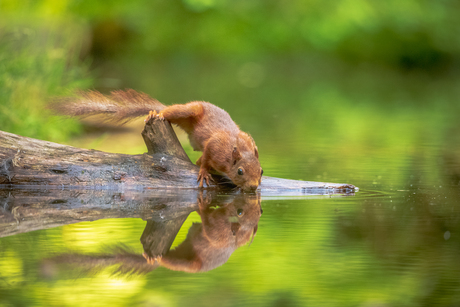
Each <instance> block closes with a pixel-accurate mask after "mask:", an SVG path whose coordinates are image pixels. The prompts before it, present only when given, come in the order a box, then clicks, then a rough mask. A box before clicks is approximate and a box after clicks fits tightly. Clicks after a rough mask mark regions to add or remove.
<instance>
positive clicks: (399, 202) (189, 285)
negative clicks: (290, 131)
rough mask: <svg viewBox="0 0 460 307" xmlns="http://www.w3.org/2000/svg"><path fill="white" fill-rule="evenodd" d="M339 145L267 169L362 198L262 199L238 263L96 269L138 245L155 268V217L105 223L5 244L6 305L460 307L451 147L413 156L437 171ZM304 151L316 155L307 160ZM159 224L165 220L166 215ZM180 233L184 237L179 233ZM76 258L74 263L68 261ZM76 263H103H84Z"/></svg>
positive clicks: (2, 283) (0, 264)
mask: <svg viewBox="0 0 460 307" xmlns="http://www.w3.org/2000/svg"><path fill="white" fill-rule="evenodd" d="M261 143H262V145H259V146H261V147H262V148H264V147H265V146H266V145H265V144H264V143H263V141H262V142H261ZM333 145H334V146H335V145H336V144H333ZM334 146H327V144H326V145H323V146H318V147H314V148H313V149H312V147H310V146H308V147H306V146H305V147H302V146H299V145H297V147H298V148H297V149H296V151H295V152H290V154H291V156H293V158H289V160H288V159H287V158H285V157H284V156H283V155H282V154H280V153H279V152H278V149H274V150H272V151H271V152H270V153H269V156H270V155H271V156H276V157H280V161H281V162H280V164H279V165H278V166H276V165H275V164H270V163H267V164H268V165H267V167H265V169H266V173H267V174H268V175H272V174H274V175H276V176H278V177H286V178H295V179H298V177H300V176H299V174H303V175H305V174H306V173H307V172H306V170H310V172H309V176H311V175H313V176H318V177H317V178H315V179H317V180H324V181H335V179H337V180H339V181H340V182H343V181H344V179H348V181H347V183H352V184H356V185H357V186H359V187H360V191H359V192H358V193H356V195H351V196H341V195H329V196H319V195H312V196H303V197H282V196H279V197H276V196H273V195H269V196H266V195H264V194H263V193H262V195H260V198H261V207H262V209H263V214H262V215H261V216H260V219H259V216H253V217H252V218H253V219H254V220H253V221H252V223H256V224H258V230H257V234H256V236H255V238H254V240H253V242H252V244H251V245H250V246H249V244H248V243H249V240H247V239H245V240H246V241H245V242H246V244H243V245H242V246H241V247H239V248H230V250H231V251H230V254H231V255H230V257H229V258H228V261H221V262H223V265H221V266H218V267H217V268H215V269H213V270H209V271H207V272H201V273H196V274H192V273H186V272H182V271H174V270H170V269H167V268H165V267H158V268H156V269H155V270H152V271H149V270H151V269H145V266H142V268H144V269H140V272H138V273H136V274H132V273H131V274H124V273H123V272H122V273H116V271H117V268H118V267H117V266H116V265H110V263H108V262H105V264H103V265H101V266H95V265H92V264H91V263H95V262H97V261H96V260H94V259H97V257H100V255H101V254H105V255H112V256H111V257H113V255H115V254H116V253H117V252H115V251H113V246H119V247H120V246H122V247H123V248H126V249H128V250H129V252H130V253H131V254H132V255H133V256H132V257H134V258H135V259H136V261H143V260H144V258H143V257H142V253H143V252H144V250H145V246H144V247H143V243H142V242H140V241H141V240H140V239H141V236H142V234H143V232H144V228H145V227H146V221H144V220H142V219H141V218H108V219H99V220H97V221H94V222H81V223H76V224H70V225H65V226H59V227H54V228H50V229H42V230H37V231H31V232H25V233H20V234H16V235H11V236H6V237H3V238H1V239H0V253H1V257H0V259H1V260H0V272H1V273H0V276H1V278H0V297H1V299H0V302H1V304H2V305H4V306H10V305H37V306H40V305H51V306H53V305H55V306H72V305H77V306H80V305H82V304H84V305H88V306H92V305H94V306H96V305H97V306H101V305H130V306H131V305H139V306H183V305H197V306H203V305H204V306H214V305H223V306H245V305H248V306H249V305H251V306H252V305H257V306H305V305H313V306H455V305H457V304H459V303H460V293H459V292H460V291H459V289H460V284H459V283H460V280H459V276H460V265H459V263H458V254H459V249H460V248H459V247H460V244H459V236H458V233H459V226H458V225H459V223H458V222H459V218H460V212H459V207H458V200H459V190H458V182H457V181H456V180H457V179H456V178H457V177H455V173H454V170H455V167H458V165H454V164H449V166H450V167H449V168H448V169H447V170H446V169H443V168H442V167H439V165H442V161H443V159H444V158H443V156H440V155H439V152H440V150H439V147H433V146H428V145H426V146H421V147H418V148H416V149H417V150H414V151H413V155H414V156H417V157H418V156H423V157H425V159H426V160H425V161H434V163H435V165H430V163H426V162H425V163H423V162H420V161H417V160H416V158H415V157H414V156H412V154H409V155H407V156H406V157H402V156H397V155H396V156H391V155H389V154H388V153H387V154H385V153H379V154H377V155H376V156H374V157H372V160H373V161H379V162H377V163H375V162H372V163H370V162H368V161H360V160H359V159H356V160H355V161H354V163H353V164H347V163H346V165H343V164H341V163H342V162H344V158H343V156H338V155H336V153H335V152H334ZM292 147H295V146H294V145H292ZM302 152H307V153H308V154H306V155H305V156H308V157H310V158H307V159H305V158H303V157H302V154H301V153H302ZM345 154H346V153H345ZM297 156H298V157H297ZM361 157H363V156H361ZM444 157H445V156H444ZM321 161H323V162H321ZM318 163H319V164H320V165H317V164H318ZM321 163H322V164H321ZM295 169H298V170H297V171H295ZM424 169H435V170H438V172H436V173H435V174H432V173H428V172H425V171H423V170H424ZM286 170H288V171H286ZM315 170H326V171H323V172H320V171H317V172H316V173H315V172H314V171H315ZM305 176H306V175H305ZM296 177H297V178H296ZM433 178H434V179H435V180H433ZM302 179H309V178H308V177H305V178H302ZM145 196H146V195H144V197H145ZM210 197H211V199H212V202H214V204H216V205H220V206H222V207H225V206H227V207H228V206H229V204H231V205H232V202H234V203H235V205H234V206H235V208H236V207H237V206H242V204H243V205H244V204H246V205H247V206H249V207H251V206H252V207H254V208H257V206H258V200H257V197H256V196H251V197H252V198H249V200H247V199H246V198H241V196H228V195H227V196H219V195H210ZM239 197H240V198H239ZM192 198H193V199H194V198H195V196H192ZM3 200H5V197H3ZM251 202H252V204H251ZM197 203H198V201H197V202H195V203H194V204H191V207H190V210H189V211H190V212H186V213H184V214H185V216H186V217H187V218H186V220H185V222H183V225H182V227H181V228H180V230H179V231H178V234H177V237H176V238H175V240H174V242H173V243H172V247H173V248H174V247H177V246H179V245H180V244H181V242H183V241H184V240H185V238H186V235H187V233H188V231H189V229H190V227H192V225H193V223H200V222H201V218H200V215H199V214H198V213H197V212H196V211H194V210H196V209H198V207H197ZM248 204H249V205H248ZM30 206H31V207H33V206H34V204H33V203H32V204H30ZM157 209H158V208H157ZM142 210H144V211H145V212H147V211H148V210H147V209H146V208H143V209H142ZM142 210H140V213H139V214H140V215H141V217H142V214H143V213H142V212H144V211H142ZM214 210H216V209H214ZM245 210H246V209H245ZM245 212H246V211H245ZM248 212H249V211H248ZM187 214H188V215H187ZM233 216H235V214H233ZM145 217H146V216H144V219H145ZM149 217H150V218H153V219H154V220H155V221H157V223H161V221H162V218H161V214H160V215H155V214H153V216H149ZM166 219H168V217H166ZM184 219H185V217H184ZM182 221H183V220H182ZM182 221H179V222H178V223H179V226H180V224H181V223H182ZM19 223H21V221H20V220H19ZM249 224H250V223H249ZM251 225H253V224H251ZM175 227H176V228H175ZM228 227H230V226H228ZM249 228H251V227H249ZM249 228H248V229H249ZM172 229H173V231H172V232H174V231H177V229H178V228H177V225H176V226H174V227H172ZM247 232H248V234H249V233H252V228H251V231H249V230H247ZM227 234H228V233H227ZM172 238H174V236H173V237H172ZM248 238H249V237H248ZM243 241H244V240H243ZM243 243H244V242H243ZM69 253H70V254H71V255H74V256H69V257H68V258H65V260H61V261H60V262H59V261H57V260H56V259H58V258H59V255H61V256H62V254H69ZM75 255H79V256H82V255H86V256H89V257H90V258H91V257H92V258H91V259H92V260H88V259H86V260H84V261H79V260H78V259H79V258H78V257H79V256H75ZM53 257H54V258H53ZM56 257H57V258H56ZM72 257H73V258H72ZM224 258H225V257H224ZM53 259H54V260H53ZM224 260H226V259H224ZM144 261H145V260H144ZM88 263H89V265H88ZM176 269H177V268H176Z"/></svg>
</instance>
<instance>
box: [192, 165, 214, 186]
mask: <svg viewBox="0 0 460 307" xmlns="http://www.w3.org/2000/svg"><path fill="white" fill-rule="evenodd" d="M203 181H206V184H207V186H208V187H209V181H211V182H212V181H213V180H212V177H211V174H209V173H208V171H207V170H205V169H200V172H199V173H198V179H197V180H196V182H200V185H199V186H200V188H202V187H203Z"/></svg>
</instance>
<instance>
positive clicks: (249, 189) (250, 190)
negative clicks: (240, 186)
mask: <svg viewBox="0 0 460 307" xmlns="http://www.w3.org/2000/svg"><path fill="white" fill-rule="evenodd" d="M258 187H259V185H249V186H247V187H246V189H245V190H246V191H248V192H254V191H255V190H257V188H258Z"/></svg>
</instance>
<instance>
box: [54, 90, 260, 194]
mask: <svg viewBox="0 0 460 307" xmlns="http://www.w3.org/2000/svg"><path fill="white" fill-rule="evenodd" d="M54 109H55V110H57V111H58V112H60V113H63V114H66V115H71V116H89V115H95V114H109V115H110V116H111V118H112V119H113V120H115V121H118V122H126V121H128V120H130V119H131V118H134V117H139V116H142V115H145V114H149V115H148V116H147V118H146V121H148V120H149V119H151V118H154V119H159V120H168V121H170V122H171V123H172V124H176V125H177V126H179V127H180V128H182V129H183V130H184V131H185V132H186V133H187V134H188V137H189V140H190V144H191V145H192V147H193V149H194V150H196V151H202V152H203V155H202V156H201V157H200V158H199V159H198V160H197V161H196V164H197V165H198V166H199V167H200V171H199V173H198V180H197V181H199V183H200V184H199V186H200V187H201V188H202V187H203V182H206V184H207V185H208V186H209V181H210V180H212V177H211V175H210V173H209V172H210V171H211V169H214V170H216V171H218V172H220V173H223V174H225V175H227V177H228V178H230V180H231V181H232V182H233V183H234V184H235V185H237V186H238V187H240V188H241V189H242V190H243V191H255V190H256V189H257V187H258V186H259V184H260V182H261V180H262V174H263V170H262V168H261V166H260V162H259V152H258V149H257V146H256V144H255V142H254V140H253V138H252V137H251V136H250V135H249V134H247V133H246V132H243V131H241V130H240V129H239V127H238V126H237V125H236V124H235V122H234V121H233V120H232V119H231V117H230V115H229V114H228V113H227V112H226V111H224V110H222V109H221V108H219V107H217V106H215V105H213V104H211V103H209V102H204V101H193V102H189V103H186V104H175V105H171V106H165V105H163V104H162V103H160V102H159V101H157V100H155V99H152V98H151V97H149V96H148V95H146V94H144V93H139V92H136V91H134V90H132V89H128V90H126V91H122V90H118V91H113V92H111V95H110V96H106V95H103V94H101V93H100V92H97V91H89V92H83V93H80V97H77V98H65V99H62V100H61V101H60V103H57V104H55V105H54Z"/></svg>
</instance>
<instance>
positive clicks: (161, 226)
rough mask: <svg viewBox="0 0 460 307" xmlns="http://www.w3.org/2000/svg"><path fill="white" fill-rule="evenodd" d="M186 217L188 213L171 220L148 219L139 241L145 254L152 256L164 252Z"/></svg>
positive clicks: (168, 247) (169, 246)
mask: <svg viewBox="0 0 460 307" xmlns="http://www.w3.org/2000/svg"><path fill="white" fill-rule="evenodd" d="M187 217H188V214H187V215H183V216H181V217H177V218H175V219H172V220H163V221H161V220H160V221H159V220H158V219H151V220H148V221H147V225H146V226H145V229H144V232H143V233H142V236H141V243H142V245H143V246H144V251H145V253H146V254H147V256H149V257H152V258H153V257H156V256H159V255H163V254H164V253H166V252H167V251H168V250H169V249H170V248H171V245H172V244H173V242H174V239H175V238H176V236H177V233H178V232H179V230H180V228H181V226H182V224H184V222H185V220H186V219H187Z"/></svg>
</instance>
